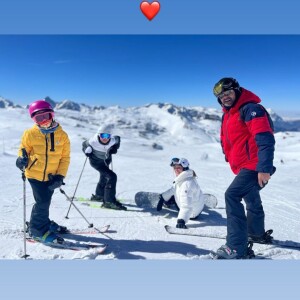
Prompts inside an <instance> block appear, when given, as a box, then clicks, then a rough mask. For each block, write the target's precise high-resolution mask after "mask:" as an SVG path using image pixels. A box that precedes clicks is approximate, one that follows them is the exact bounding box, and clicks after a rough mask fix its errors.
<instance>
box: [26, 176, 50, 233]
mask: <svg viewBox="0 0 300 300" xmlns="http://www.w3.org/2000/svg"><path fill="white" fill-rule="evenodd" d="M28 181H29V183H30V185H31V188H32V192H33V197H34V200H35V204H34V205H33V207H32V211H31V216H30V222H29V232H30V234H31V235H33V236H38V237H40V236H43V235H44V233H45V232H47V231H48V230H49V226H50V223H51V222H50V219H49V208H50V204H51V198H52V195H53V192H54V191H50V190H49V189H48V186H49V182H48V181H38V180H35V179H28Z"/></svg>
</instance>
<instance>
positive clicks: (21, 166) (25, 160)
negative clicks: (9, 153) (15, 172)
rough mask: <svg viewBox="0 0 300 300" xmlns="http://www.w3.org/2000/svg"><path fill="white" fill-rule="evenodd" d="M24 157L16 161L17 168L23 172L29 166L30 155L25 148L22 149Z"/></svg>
mask: <svg viewBox="0 0 300 300" xmlns="http://www.w3.org/2000/svg"><path fill="white" fill-rule="evenodd" d="M22 155H23V156H19V157H18V158H17V160H16V166H17V167H18V168H19V169H20V170H21V171H23V169H24V168H26V167H27V165H28V155H27V152H26V150H25V148H23V149H22Z"/></svg>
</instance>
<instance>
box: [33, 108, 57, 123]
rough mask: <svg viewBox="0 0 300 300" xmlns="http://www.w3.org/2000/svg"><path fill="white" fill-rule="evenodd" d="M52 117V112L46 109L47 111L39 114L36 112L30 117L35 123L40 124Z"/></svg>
mask: <svg viewBox="0 0 300 300" xmlns="http://www.w3.org/2000/svg"><path fill="white" fill-rule="evenodd" d="M53 117H54V114H53V112H51V111H47V112H42V113H40V114H36V115H34V116H33V117H32V119H33V120H34V122H35V123H37V124H39V125H41V124H43V123H46V122H47V121H50V120H52V119H53Z"/></svg>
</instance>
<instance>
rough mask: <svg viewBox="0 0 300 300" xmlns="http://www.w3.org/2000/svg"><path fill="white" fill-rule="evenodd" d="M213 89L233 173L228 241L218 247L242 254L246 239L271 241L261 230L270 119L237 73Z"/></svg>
mask: <svg viewBox="0 0 300 300" xmlns="http://www.w3.org/2000/svg"><path fill="white" fill-rule="evenodd" d="M213 92H214V95H215V96H216V97H217V99H218V102H219V103H220V104H221V106H222V108H223V113H224V114H223V118H222V125H221V133H220V135H221V145H222V149H223V152H224V154H225V160H226V161H227V162H229V164H230V167H231V170H232V171H233V173H234V174H236V175H237V176H236V177H235V179H234V180H233V182H232V183H231V184H230V186H229V187H228V189H227V190H226V192H225V202H226V214H227V238H226V245H223V246H221V247H220V248H219V249H218V250H217V252H216V253H217V255H218V257H219V258H225V259H238V258H246V257H247V255H248V249H247V245H248V240H250V241H253V242H257V243H271V242H272V237H271V236H270V235H268V234H267V233H266V232H265V226H264V219H265V214H264V210H263V206H262V202H261V198H260V194H259V191H260V190H261V189H262V188H263V187H264V186H265V185H266V184H267V183H268V181H269V180H270V178H271V175H272V174H273V173H274V172H275V167H274V166H273V158H274V145H275V139H274V135H273V123H272V120H271V118H270V116H269V114H268V112H267V111H266V110H265V108H264V107H263V106H262V105H260V104H259V103H260V102H261V100H260V98H259V97H258V96H256V95H255V94H254V93H252V92H250V91H248V90H246V89H245V88H242V87H240V85H239V83H238V82H237V80H236V79H234V78H222V79H221V80H220V81H218V82H217V83H216V84H215V86H214V89H213ZM242 199H244V201H245V203H246V210H247V216H246V215H245V210H244V206H243V204H242Z"/></svg>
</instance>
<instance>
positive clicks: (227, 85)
mask: <svg viewBox="0 0 300 300" xmlns="http://www.w3.org/2000/svg"><path fill="white" fill-rule="evenodd" d="M234 88H236V83H235V82H234V81H233V79H231V78H228V79H225V80H220V81H219V82H217V83H216V84H215V86H214V89H213V92H214V95H215V96H216V97H217V98H219V97H220V94H221V93H223V92H224V91H228V90H233V89H234ZM223 96H224V95H223Z"/></svg>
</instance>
